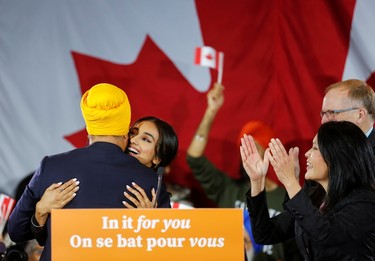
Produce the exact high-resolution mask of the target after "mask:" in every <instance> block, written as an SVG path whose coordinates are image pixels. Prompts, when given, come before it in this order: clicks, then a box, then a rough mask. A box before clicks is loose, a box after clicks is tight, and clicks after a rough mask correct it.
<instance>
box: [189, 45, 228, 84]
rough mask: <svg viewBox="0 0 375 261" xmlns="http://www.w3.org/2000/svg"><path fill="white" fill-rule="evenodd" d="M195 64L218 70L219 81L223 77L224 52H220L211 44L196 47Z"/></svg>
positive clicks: (219, 81)
mask: <svg viewBox="0 0 375 261" xmlns="http://www.w3.org/2000/svg"><path fill="white" fill-rule="evenodd" d="M195 64H198V65H201V66H206V67H210V68H212V69H216V70H218V75H217V82H218V83H221V80H222V78H223V67H224V53H223V52H218V51H216V50H215V49H214V48H212V47H210V46H202V47H197V48H196V49H195Z"/></svg>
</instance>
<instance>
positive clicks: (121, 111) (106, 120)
mask: <svg viewBox="0 0 375 261" xmlns="http://www.w3.org/2000/svg"><path fill="white" fill-rule="evenodd" d="M81 111H82V115H83V118H84V119H85V122H86V129H87V132H88V133H89V134H90V135H110V136H123V135H126V134H127V133H128V132H129V124H130V117H131V109H130V103H129V99H128V96H127V95H126V93H125V92H124V91H123V90H121V89H120V88H118V87H116V86H114V85H112V84H109V83H99V84H96V85H94V86H93V87H91V88H90V89H89V90H88V91H86V92H85V93H84V94H83V96H82V99H81Z"/></svg>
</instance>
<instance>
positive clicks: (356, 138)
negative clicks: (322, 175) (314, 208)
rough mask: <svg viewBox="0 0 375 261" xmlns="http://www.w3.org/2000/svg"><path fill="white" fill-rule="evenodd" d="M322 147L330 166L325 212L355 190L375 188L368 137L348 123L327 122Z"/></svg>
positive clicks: (374, 159) (320, 136)
mask: <svg viewBox="0 0 375 261" xmlns="http://www.w3.org/2000/svg"><path fill="white" fill-rule="evenodd" d="M318 146H319V150H320V153H321V154H322V157H323V159H324V161H325V162H326V164H327V166H328V188H327V194H326V197H325V199H324V204H323V207H322V209H321V211H322V212H323V213H326V212H327V211H329V210H330V209H332V208H333V207H334V206H335V205H336V204H337V203H338V202H339V201H341V200H342V199H343V198H345V197H347V196H348V195H349V194H350V193H351V192H352V191H353V190H356V189H360V188H362V189H370V190H374V188H375V169H374V164H375V156H374V152H373V150H372V148H371V146H370V142H369V141H368V139H367V137H366V135H365V134H364V133H363V131H362V130H361V129H360V128H359V127H358V126H357V125H355V124H353V123H351V122H347V121H332V122H327V123H324V124H322V125H321V126H320V128H319V131H318Z"/></svg>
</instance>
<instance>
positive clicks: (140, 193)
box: [122, 182, 157, 208]
mask: <svg viewBox="0 0 375 261" xmlns="http://www.w3.org/2000/svg"><path fill="white" fill-rule="evenodd" d="M132 186H133V187H130V186H128V185H126V189H127V190H128V191H129V192H130V193H132V194H133V195H134V196H135V197H133V196H132V195H130V194H129V193H127V192H126V191H125V192H124V196H125V197H126V198H127V199H129V200H130V201H131V202H133V204H134V205H135V206H136V207H133V206H132V205H130V204H129V203H128V202H126V201H123V202H122V204H124V206H125V207H127V208H153V207H154V205H155V207H157V203H156V204H155V201H156V193H155V189H154V188H152V190H151V195H152V200H151V201H150V199H149V198H148V197H147V194H146V192H145V191H144V189H143V188H141V187H140V186H138V185H137V184H136V183H134V182H132Z"/></svg>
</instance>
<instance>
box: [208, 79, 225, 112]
mask: <svg viewBox="0 0 375 261" xmlns="http://www.w3.org/2000/svg"><path fill="white" fill-rule="evenodd" d="M223 91H224V86H223V85H221V84H220V83H215V84H214V87H213V88H212V89H211V90H210V91H209V92H208V93H207V108H209V109H211V110H213V111H217V110H219V109H220V107H221V106H222V105H223V103H224V93H223Z"/></svg>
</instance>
